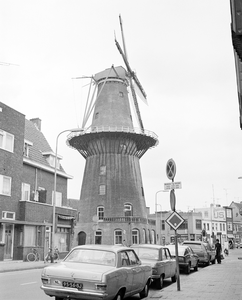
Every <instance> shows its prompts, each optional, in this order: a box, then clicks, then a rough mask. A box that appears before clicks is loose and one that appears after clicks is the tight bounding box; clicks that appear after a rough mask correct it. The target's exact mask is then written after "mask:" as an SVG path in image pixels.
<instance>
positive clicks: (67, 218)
mask: <svg viewBox="0 0 242 300" xmlns="http://www.w3.org/2000/svg"><path fill="white" fill-rule="evenodd" d="M58 218H59V219H61V220H74V219H75V217H72V216H63V215H58Z"/></svg>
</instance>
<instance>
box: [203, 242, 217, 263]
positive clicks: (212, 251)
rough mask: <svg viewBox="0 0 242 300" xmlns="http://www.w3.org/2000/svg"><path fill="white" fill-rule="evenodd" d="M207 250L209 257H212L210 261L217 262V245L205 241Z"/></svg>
mask: <svg viewBox="0 0 242 300" xmlns="http://www.w3.org/2000/svg"><path fill="white" fill-rule="evenodd" d="M203 244H204V246H205V248H206V250H207V252H208V253H209V257H210V262H211V263H212V264H215V259H216V258H215V256H216V251H215V247H212V246H211V245H210V244H209V243H208V242H203Z"/></svg>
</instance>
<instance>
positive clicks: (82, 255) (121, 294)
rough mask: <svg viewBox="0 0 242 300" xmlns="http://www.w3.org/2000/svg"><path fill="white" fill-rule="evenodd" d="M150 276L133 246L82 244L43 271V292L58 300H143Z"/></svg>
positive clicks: (148, 267)
mask: <svg viewBox="0 0 242 300" xmlns="http://www.w3.org/2000/svg"><path fill="white" fill-rule="evenodd" d="M151 273H152V271H151V267H150V266H148V265H146V264H143V263H142V262H141V261H140V260H139V258H138V256H137V254H136V253H135V251H134V250H133V249H131V248H130V247H124V246H112V245H82V246H77V247H75V248H73V249H72V250H71V251H70V253H69V254H68V255H67V256H66V257H65V258H64V260H63V261H62V262H60V263H57V264H52V265H50V266H48V267H45V268H44V269H43V271H42V274H41V280H42V286H41V289H42V290H43V291H44V292H45V294H46V295H48V296H51V297H53V296H54V297H55V300H64V299H72V298H73V299H85V300H95V299H97V300H100V299H102V300H113V299H115V300H122V299H124V298H126V297H131V296H133V295H135V294H139V295H140V298H141V299H142V298H145V297H147V296H148V293H149V286H150V283H151Z"/></svg>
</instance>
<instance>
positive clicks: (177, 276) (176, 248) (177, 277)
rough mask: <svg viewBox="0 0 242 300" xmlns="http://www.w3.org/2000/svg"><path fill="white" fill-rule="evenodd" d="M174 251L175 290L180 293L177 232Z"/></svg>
mask: <svg viewBox="0 0 242 300" xmlns="http://www.w3.org/2000/svg"><path fill="white" fill-rule="evenodd" d="M175 250H176V282H177V290H178V291H180V290H181V287H180V271H179V261H178V241H177V232H176V230H175Z"/></svg>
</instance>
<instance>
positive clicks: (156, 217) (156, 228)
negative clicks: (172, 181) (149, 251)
mask: <svg viewBox="0 0 242 300" xmlns="http://www.w3.org/2000/svg"><path fill="white" fill-rule="evenodd" d="M160 192H167V191H165V190H159V191H157V192H156V193H155V231H156V240H157V241H158V243H159V244H161V241H160V226H159V227H158V213H157V194H158V193H160ZM157 237H158V238H157Z"/></svg>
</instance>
